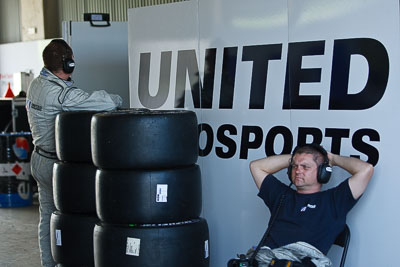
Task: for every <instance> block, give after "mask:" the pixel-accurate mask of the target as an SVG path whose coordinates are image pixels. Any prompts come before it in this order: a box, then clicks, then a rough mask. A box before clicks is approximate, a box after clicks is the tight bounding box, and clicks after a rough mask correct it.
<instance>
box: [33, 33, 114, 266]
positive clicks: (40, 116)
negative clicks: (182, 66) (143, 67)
mask: <svg viewBox="0 0 400 267" xmlns="http://www.w3.org/2000/svg"><path fill="white" fill-rule="evenodd" d="M42 56H43V62H44V68H43V69H42V71H41V72H40V75H39V77H37V78H35V79H34V80H33V81H32V83H31V85H30V86H29V89H28V91H27V98H26V109H27V113H28V121H29V125H30V129H31V132H32V138H33V144H34V146H35V149H34V152H33V153H32V157H31V171H32V175H33V177H34V179H35V180H36V181H37V184H38V188H39V205H40V206H39V211H40V222H39V247H40V257H41V262H42V266H45V267H47V266H51V267H54V266H55V262H54V260H53V257H52V255H51V245H50V244H51V243H50V216H51V214H52V213H53V211H54V210H55V206H54V200H53V185H52V174H53V164H54V162H56V161H57V157H56V149H55V118H56V116H57V114H59V113H60V112H63V111H77V110H98V111H101V110H113V109H115V108H117V107H120V106H121V104H122V99H121V97H120V96H118V95H112V94H108V93H107V92H105V91H103V90H102V91H95V92H93V93H92V94H88V93H87V92H85V91H83V90H81V89H78V88H76V87H74V86H73V81H72V80H71V75H72V72H73V70H74V67H75V62H74V59H73V52H72V49H71V47H70V46H69V45H68V44H67V43H66V42H65V41H64V40H62V39H54V40H52V41H51V42H50V43H49V44H48V45H47V46H46V47H45V49H44V50H43V54H42ZM73 130H76V129H71V131H73Z"/></svg>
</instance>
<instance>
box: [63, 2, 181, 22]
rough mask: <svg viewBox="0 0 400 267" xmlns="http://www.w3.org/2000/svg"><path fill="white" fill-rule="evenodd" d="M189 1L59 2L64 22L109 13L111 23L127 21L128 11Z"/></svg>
mask: <svg viewBox="0 0 400 267" xmlns="http://www.w3.org/2000/svg"><path fill="white" fill-rule="evenodd" d="M182 1H187V0H112V1H110V0H59V6H60V13H61V20H62V21H69V20H72V21H83V14H84V13H109V14H110V20H111V21H127V20H128V12H127V11H128V9H129V8H137V7H144V6H152V5H162V4H169V3H174V2H182Z"/></svg>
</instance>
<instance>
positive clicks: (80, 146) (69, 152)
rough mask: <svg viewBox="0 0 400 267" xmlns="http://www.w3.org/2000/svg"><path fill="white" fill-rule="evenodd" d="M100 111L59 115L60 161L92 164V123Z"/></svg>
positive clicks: (58, 141)
mask: <svg viewBox="0 0 400 267" xmlns="http://www.w3.org/2000/svg"><path fill="white" fill-rule="evenodd" d="M97 112H98V111H73V112H63V113H60V114H58V115H57V117H56V125H55V137H56V153H57V157H58V159H60V160H62V161H70V162H87V163H91V162H92V153H91V146H90V121H91V119H92V116H93V115H94V114H95V113H97Z"/></svg>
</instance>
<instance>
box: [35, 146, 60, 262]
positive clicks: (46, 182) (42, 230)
mask: <svg viewBox="0 0 400 267" xmlns="http://www.w3.org/2000/svg"><path fill="white" fill-rule="evenodd" d="M56 161H57V160H55V159H49V158H46V157H43V156H41V155H39V154H38V153H36V152H33V153H32V156H31V172H32V176H33V178H34V179H35V180H36V182H37V184H38V189H39V212H40V221H39V227H38V231H39V248H40V259H41V263H42V266H43V267H54V266H55V265H56V263H55V262H54V260H53V256H52V255H51V242H50V217H51V214H52V213H53V211H55V209H56V208H55V206H54V199H53V165H54V163H55V162H56Z"/></svg>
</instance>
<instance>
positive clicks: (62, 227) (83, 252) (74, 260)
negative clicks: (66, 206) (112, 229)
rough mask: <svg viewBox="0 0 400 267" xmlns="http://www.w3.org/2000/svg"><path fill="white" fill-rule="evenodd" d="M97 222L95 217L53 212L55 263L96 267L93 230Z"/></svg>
mask: <svg viewBox="0 0 400 267" xmlns="http://www.w3.org/2000/svg"><path fill="white" fill-rule="evenodd" d="M97 222H99V219H98V218H97V217H95V216H83V215H75V214H74V215H72V214H66V213H61V212H60V211H55V212H53V214H52V215H51V219H50V238H51V254H52V255H53V259H54V261H55V262H56V263H59V264H61V265H62V266H94V254H93V229H94V227H95V224H96V223H97ZM111 266H112V265H111Z"/></svg>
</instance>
